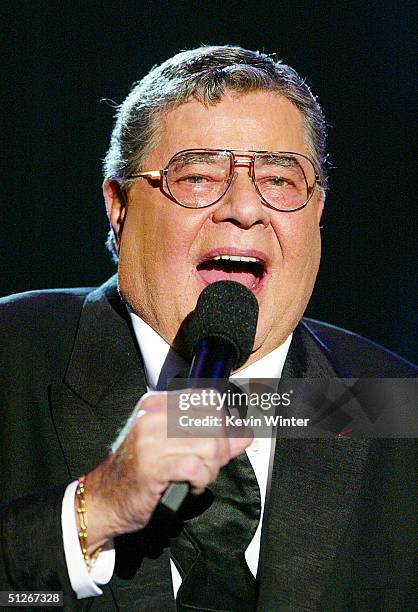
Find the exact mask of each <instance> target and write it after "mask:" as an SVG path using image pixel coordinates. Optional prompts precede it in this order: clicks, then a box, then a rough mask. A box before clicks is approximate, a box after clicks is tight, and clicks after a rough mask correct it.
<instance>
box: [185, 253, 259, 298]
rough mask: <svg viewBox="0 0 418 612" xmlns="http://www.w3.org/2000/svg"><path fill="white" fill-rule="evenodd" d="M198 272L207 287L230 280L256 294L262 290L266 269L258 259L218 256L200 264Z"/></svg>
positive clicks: (239, 256) (240, 256)
mask: <svg viewBox="0 0 418 612" xmlns="http://www.w3.org/2000/svg"><path fill="white" fill-rule="evenodd" d="M197 272H198V274H199V276H200V278H201V279H202V280H203V282H204V283H205V284H206V285H210V284H211V283H215V282H216V281H220V280H230V281H235V282H237V283H241V284H242V285H245V287H247V289H250V290H251V291H252V292H254V293H255V292H256V291H257V290H258V289H260V288H261V285H262V281H263V278H264V276H265V274H266V268H265V264H264V263H263V262H262V261H261V260H260V259H258V258H257V257H246V256H243V255H216V256H215V257H212V258H210V259H205V260H204V261H202V262H201V263H200V264H198V266H197Z"/></svg>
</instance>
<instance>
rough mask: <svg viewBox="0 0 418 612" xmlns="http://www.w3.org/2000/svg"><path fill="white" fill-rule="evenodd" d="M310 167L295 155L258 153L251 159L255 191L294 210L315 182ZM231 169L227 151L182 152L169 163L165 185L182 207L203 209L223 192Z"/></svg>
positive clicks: (267, 199)
mask: <svg viewBox="0 0 418 612" xmlns="http://www.w3.org/2000/svg"><path fill="white" fill-rule="evenodd" d="M310 166H312V164H311V163H310V161H309V160H308V159H305V158H304V157H303V156H299V155H297V154H291V155H289V154H278V153H257V154H256V155H255V160H254V181H255V184H256V187H257V190H258V192H259V194H260V195H261V197H262V198H263V199H264V200H265V202H267V203H268V204H270V205H271V206H272V207H274V208H276V209H278V210H285V211H287V210H296V209H297V208H300V207H302V206H303V205H304V204H305V203H306V202H307V200H308V199H309V195H310V191H311V189H312V187H313V185H314V182H315V178H314V177H315V172H314V169H313V167H310ZM233 172H234V164H233V157H232V153H230V152H229V151H199V150H196V151H184V152H181V153H179V154H178V155H176V156H175V157H173V159H172V160H171V161H170V163H169V165H168V172H167V186H168V189H169V191H170V193H171V195H172V196H173V197H174V198H175V199H176V200H177V201H178V202H179V203H180V204H182V205H183V206H187V207H190V208H202V207H204V206H210V205H211V204H214V203H215V202H217V201H218V200H219V199H220V198H221V197H222V196H223V195H224V194H225V192H226V191H227V189H228V187H229V185H230V182H231V179H232V177H233ZM309 179H310V183H309V182H308V181H309Z"/></svg>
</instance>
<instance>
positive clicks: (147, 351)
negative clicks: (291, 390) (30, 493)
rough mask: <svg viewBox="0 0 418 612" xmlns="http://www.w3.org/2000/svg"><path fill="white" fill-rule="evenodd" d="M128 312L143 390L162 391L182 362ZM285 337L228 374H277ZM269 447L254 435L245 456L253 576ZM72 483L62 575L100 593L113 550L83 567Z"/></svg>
mask: <svg viewBox="0 0 418 612" xmlns="http://www.w3.org/2000/svg"><path fill="white" fill-rule="evenodd" d="M130 316H131V320H132V324H133V328H134V331H135V336H136V339H137V341H138V345H139V348H140V351H141V354H142V358H143V361H144V369H145V378H146V381H147V387H148V391H155V390H164V389H166V384H167V381H168V380H171V378H173V376H175V375H176V374H178V372H179V371H181V370H184V368H185V367H186V363H185V361H184V360H183V359H182V358H181V357H180V355H178V354H177V353H176V352H175V351H173V349H171V347H170V346H169V345H168V344H167V342H165V340H163V339H162V338H161V336H159V335H158V334H157V333H156V332H155V331H154V330H153V329H152V328H151V327H150V326H149V325H147V323H145V322H144V321H143V320H142V319H140V318H139V317H138V316H137V315H136V314H134V313H133V312H130ZM291 340H292V335H290V336H289V337H288V338H287V340H286V341H285V342H284V343H283V344H282V345H281V346H279V347H278V348H276V349H275V350H274V351H272V352H271V353H269V354H268V355H266V356H265V357H263V358H262V359H259V360H258V361H256V362H254V363H253V364H251V365H250V366H248V367H246V368H244V369H242V370H241V371H240V372H238V373H235V374H233V375H232V377H231V378H238V379H239V378H243V379H250V378H251V379H256V378H264V379H265V378H280V377H281V374H282V370H283V366H284V362H285V360H286V356H287V353H288V350H289V346H290V342H291ZM132 408H133V407H132ZM270 449H271V438H254V440H253V442H252V444H251V445H250V446H249V447H248V448H247V449H246V453H247V456H248V459H249V460H250V462H251V465H252V467H253V470H254V472H255V475H256V478H257V482H258V486H259V488H260V497H261V515H260V522H259V524H258V527H257V530H256V532H255V534H254V537H253V539H252V540H251V542H250V544H249V546H248V548H247V550H246V552H245V558H246V561H247V564H248V567H249V569H250V570H251V572H252V574H253V575H254V576H256V575H257V567H258V558H259V553H260V538H261V526H262V519H263V513H264V504H265V498H266V489H267V481H268V472H269V464H270ZM77 484H78V482H77V481H74V482H72V483H71V484H69V485H68V487H67V489H66V491H65V494H64V498H63V502H62V515H61V519H62V532H63V542H64V552H65V559H66V563H67V569H68V575H69V578H70V582H71V586H72V588H73V590H74V591H75V593H76V594H77V597H78V599H82V598H84V597H92V596H96V595H102V593H103V591H102V590H101V589H100V586H99V585H101V584H106V583H107V582H109V580H110V579H111V577H112V575H113V570H114V566H115V549H114V547H113V542H110V543H109V544H108V546H107V547H106V550H103V551H102V552H101V553H100V555H99V556H98V558H97V561H96V563H95V565H94V567H93V568H92V569H91V570H88V569H87V567H86V564H85V563H84V559H83V557H82V554H81V549H80V545H79V541H78V532H77V523H76V519H75V512H74V497H75V492H76V489H77ZM171 574H172V579H173V592H174V596H176V594H177V591H178V589H179V587H180V585H181V577H180V574H179V572H178V570H177V568H176V566H175V565H174V563H173V562H171Z"/></svg>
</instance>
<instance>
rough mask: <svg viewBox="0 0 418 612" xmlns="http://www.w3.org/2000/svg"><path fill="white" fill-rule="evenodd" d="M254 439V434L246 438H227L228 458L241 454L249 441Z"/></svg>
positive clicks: (248, 444)
mask: <svg viewBox="0 0 418 612" xmlns="http://www.w3.org/2000/svg"><path fill="white" fill-rule="evenodd" d="M253 440H254V436H251V437H246V438H228V441H229V453H230V459H233V458H234V457H237V456H238V455H241V453H243V452H244V451H245V449H246V448H248V446H250V444H251V442H252V441H253Z"/></svg>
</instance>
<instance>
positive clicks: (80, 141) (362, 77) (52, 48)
mask: <svg viewBox="0 0 418 612" xmlns="http://www.w3.org/2000/svg"><path fill="white" fill-rule="evenodd" d="M414 4H415V3H414V2H412V1H411V2H395V1H394V2H387V1H386V2H385V1H382V0H380V1H379V2H374V1H363V2H344V3H343V2H339V1H337V0H335V2H321V1H318V0H317V1H315V2H309V1H306V2H299V3H298V2H294V1H289V2H280V1H278V0H276V1H275V2H271V3H268V2H243V1H242V0H241V1H235V0H229V1H228V2H226V1H223V2H220V1H214V0H212V1H195V2H191V1H184V2H175V1H173V2H163V1H160V2H158V1H156V2H134V1H130V2H106V1H104V2H95V1H91V2H89V1H88V0H86V1H84V2H77V1H72V2H54V1H47V0H45V1H43V2H36V1H35V2H19V1H15V2H10V3H9V5H7V4H3V5H2V6H3V8H2V9H1V12H2V14H1V19H2V22H1V23H2V26H1V43H2V44H1V46H2V52H1V58H2V59H1V62H2V72H1V74H2V78H1V85H2V94H1V100H2V107H3V125H2V128H1V134H2V143H3V146H2V156H1V157H2V162H1V164H2V167H1V186H2V206H1V209H2V226H3V228H2V229H3V231H2V239H1V242H2V252H1V260H0V261H1V266H2V274H1V285H0V293H1V294H2V295H6V294H8V293H12V292H18V291H24V290H27V289H34V288H45V287H63V286H77V285H96V284H98V283H101V282H102V281H103V280H104V279H106V278H107V276H108V275H109V274H111V273H113V271H114V267H113V264H112V263H111V260H110V256H109V255H108V254H107V252H106V251H105V248H104V242H105V238H106V234H107V225H106V219H105V215H104V207H103V204H102V198H101V190H100V183H101V158H102V156H103V155H104V152H105V150H106V148H107V145H108V138H109V134H110V130H111V126H112V116H113V110H112V108H110V107H109V106H107V105H106V104H104V103H103V102H100V100H101V99H102V98H112V99H114V100H116V101H117V102H120V101H122V100H123V98H124V97H125V96H126V94H127V92H128V90H129V88H130V85H131V83H132V82H133V81H134V80H137V79H139V78H141V77H142V76H143V75H144V74H145V73H146V72H147V71H148V70H149V68H150V67H151V66H152V65H153V64H155V63H159V62H161V61H162V60H164V59H166V58H167V57H168V56H170V55H172V54H174V53H175V52H177V51H179V50H181V49H184V48H190V47H194V46H197V45H199V44H200V43H212V44H222V43H231V44H240V45H242V46H245V47H248V48H251V49H259V50H264V51H266V52H277V54H278V56H279V57H281V58H282V59H283V60H284V61H285V62H286V63H289V64H290V65H291V66H293V67H294V68H296V70H297V71H298V72H299V73H300V74H302V75H303V76H306V77H307V80H308V82H309V83H310V84H311V86H312V88H313V91H314V92H315V93H316V94H317V95H318V96H319V100H320V102H321V103H322V105H323V107H324V109H325V113H326V116H327V119H328V123H329V126H330V127H329V152H330V160H331V162H332V165H333V166H334V167H333V169H332V170H331V172H330V174H331V178H330V184H331V191H330V193H329V195H328V200H327V210H326V214H325V218H324V226H325V227H324V229H323V238H324V256H323V263H322V267H321V271H320V275H319V279H318V283H317V287H316V290H315V294H314V297H313V299H312V302H311V304H310V306H309V310H308V313H309V315H310V316H313V317H317V318H320V319H324V320H326V321H329V322H331V323H334V324H336V325H340V326H343V327H348V328H350V329H352V330H354V331H356V332H358V333H360V334H363V335H366V336H368V337H369V338H371V339H372V340H375V341H376V342H379V343H381V344H384V345H385V346H387V347H389V348H390V349H392V350H394V351H396V352H398V353H400V354H402V355H404V356H406V357H408V358H409V359H411V360H414V359H416V358H417V353H416V347H417V346H418V342H417V340H418V338H417V325H416V322H417V321H416V318H417V317H416V312H417V309H416V301H415V294H416V274H415V272H416V265H415V264H416V261H415V252H416V240H415V235H416V225H417V223H416V190H415V185H414V180H413V179H414V167H413V161H415V159H414V156H413V143H414V135H413V126H414V113H413V102H412V100H413V66H412V60H411V57H412V56H413V50H414V47H413V31H414V29H413V24H414V17H415V14H414V10H413V7H414ZM157 242H158V237H157Z"/></svg>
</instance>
